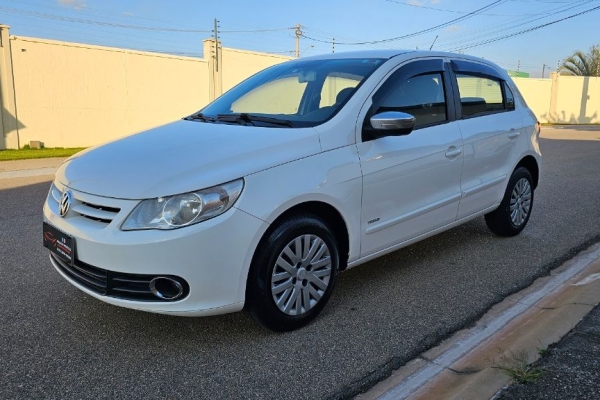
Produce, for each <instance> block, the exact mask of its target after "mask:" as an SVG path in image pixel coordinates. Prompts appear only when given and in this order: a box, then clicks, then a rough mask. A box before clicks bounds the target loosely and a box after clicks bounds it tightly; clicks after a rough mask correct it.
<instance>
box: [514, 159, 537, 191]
mask: <svg viewBox="0 0 600 400" xmlns="http://www.w3.org/2000/svg"><path fill="white" fill-rule="evenodd" d="M519 167H524V168H526V169H527V170H528V171H529V173H530V174H531V177H532V178H533V188H534V189H536V188H537V186H538V182H539V180H540V167H539V165H538V162H537V160H536V159H535V157H534V156H531V155H528V156H525V157H523V158H522V159H521V161H519V163H518V164H517V165H516V167H515V169H514V170H513V172H514V171H516V170H517V168H519Z"/></svg>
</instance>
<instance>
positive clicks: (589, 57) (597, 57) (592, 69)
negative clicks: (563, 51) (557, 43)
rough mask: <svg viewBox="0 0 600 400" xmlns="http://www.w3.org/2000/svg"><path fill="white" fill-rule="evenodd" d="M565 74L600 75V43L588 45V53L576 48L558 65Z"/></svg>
mask: <svg viewBox="0 0 600 400" xmlns="http://www.w3.org/2000/svg"><path fill="white" fill-rule="evenodd" d="M560 72H561V73H564V74H565V75H576V76H600V45H596V46H592V47H590V51H589V52H588V53H584V52H582V51H579V50H577V51H576V52H575V53H573V55H572V56H570V57H568V58H567V59H565V61H564V62H563V63H562V65H561V66H560Z"/></svg>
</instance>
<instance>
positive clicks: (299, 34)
mask: <svg viewBox="0 0 600 400" xmlns="http://www.w3.org/2000/svg"><path fill="white" fill-rule="evenodd" d="M301 37H302V25H300V24H296V51H295V53H296V58H298V57H300V38H301Z"/></svg>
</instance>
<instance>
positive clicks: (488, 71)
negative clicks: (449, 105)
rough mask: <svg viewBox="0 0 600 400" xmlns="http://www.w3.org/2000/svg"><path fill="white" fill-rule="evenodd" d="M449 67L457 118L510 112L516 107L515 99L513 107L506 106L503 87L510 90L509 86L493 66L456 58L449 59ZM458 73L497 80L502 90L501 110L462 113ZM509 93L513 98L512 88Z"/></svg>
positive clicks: (462, 118) (463, 118)
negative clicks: (469, 113)
mask: <svg viewBox="0 0 600 400" xmlns="http://www.w3.org/2000/svg"><path fill="white" fill-rule="evenodd" d="M450 67H451V69H452V84H453V88H454V89H455V96H454V98H455V104H456V110H457V115H456V118H457V119H458V120H467V119H471V118H479V117H485V116H488V115H494V114H500V113H505V112H512V111H515V110H516V109H517V106H516V101H515V105H514V108H513V109H509V108H508V104H507V97H506V92H505V87H508V89H509V90H510V87H509V86H508V83H507V82H506V79H505V78H504V77H503V76H502V75H501V74H500V73H499V72H498V71H497V70H496V69H494V68H493V67H491V66H489V65H486V64H481V63H477V62H473V61H466V60H456V59H453V60H451V61H450ZM458 75H467V76H472V77H477V78H483V79H489V80H494V81H497V82H498V83H499V85H500V91H501V92H502V106H503V107H504V108H503V109H502V110H494V111H482V112H478V113H476V114H471V115H463V112H462V102H461V98H460V88H459V86H458ZM511 94H512V95H513V99H515V94H514V92H513V91H512V90H511Z"/></svg>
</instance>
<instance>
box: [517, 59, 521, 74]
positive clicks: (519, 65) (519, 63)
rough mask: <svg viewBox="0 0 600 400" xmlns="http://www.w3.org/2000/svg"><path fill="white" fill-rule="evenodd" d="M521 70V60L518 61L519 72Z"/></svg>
mask: <svg viewBox="0 0 600 400" xmlns="http://www.w3.org/2000/svg"><path fill="white" fill-rule="evenodd" d="M519 71H521V60H519V61H517V72H519Z"/></svg>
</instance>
